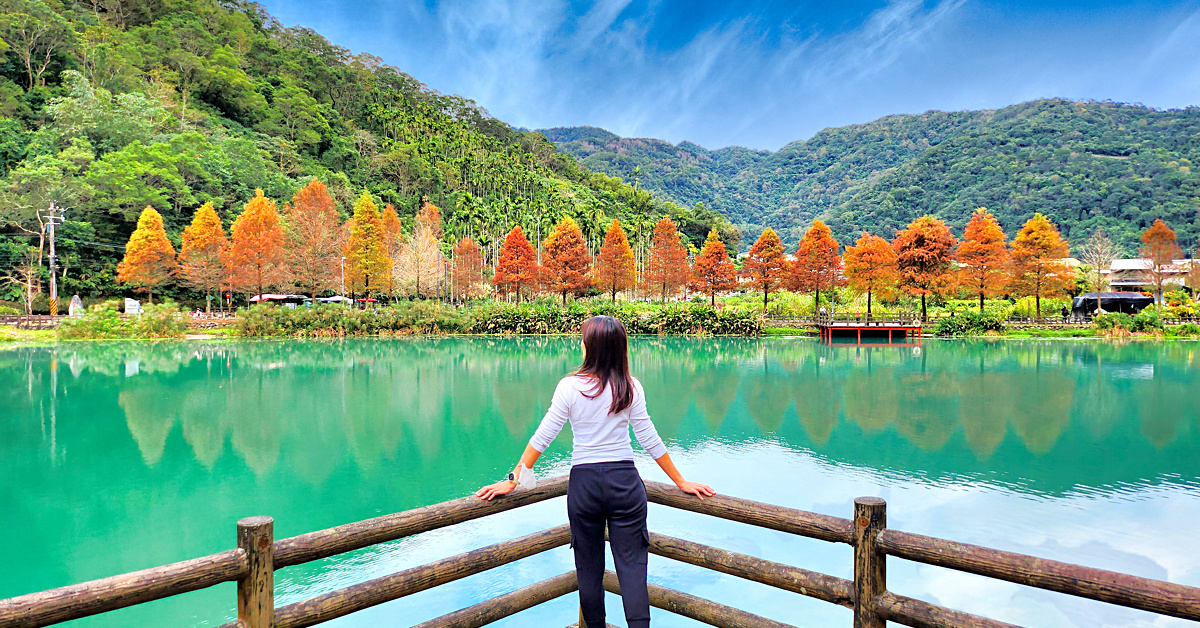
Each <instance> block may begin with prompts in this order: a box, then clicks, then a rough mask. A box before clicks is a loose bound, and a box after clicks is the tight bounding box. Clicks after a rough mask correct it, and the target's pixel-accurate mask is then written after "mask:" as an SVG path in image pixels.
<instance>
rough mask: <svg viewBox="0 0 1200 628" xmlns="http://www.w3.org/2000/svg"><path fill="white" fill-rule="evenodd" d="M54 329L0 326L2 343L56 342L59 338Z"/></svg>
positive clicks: (0, 340) (0, 342)
mask: <svg viewBox="0 0 1200 628" xmlns="http://www.w3.org/2000/svg"><path fill="white" fill-rule="evenodd" d="M57 338H58V337H57V336H56V335H55V331H54V330H53V329H17V328H16V327H10V326H7V325H6V326H4V327H0V344H6V343H10V342H54V341H55V340H57Z"/></svg>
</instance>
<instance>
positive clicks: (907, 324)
mask: <svg viewBox="0 0 1200 628" xmlns="http://www.w3.org/2000/svg"><path fill="white" fill-rule="evenodd" d="M813 324H814V325H815V326H816V328H817V331H818V332H820V334H821V340H824V341H827V342H829V341H832V340H833V338H834V337H837V336H840V337H853V338H856V339H857V340H858V341H859V342H862V339H863V334H864V333H865V334H866V335H867V337H868V338H870V337H879V336H887V340H888V344H891V343H892V341H893V339H894V338H895V336H896V334H900V337H901V340H902V341H903V340H907V339H908V336H909V334H912V335H914V336H916V337H917V338H920V337H921V317H920V316H918V315H917V314H915V313H912V314H909V313H901V314H890V315H887V316H870V315H866V314H825V315H820V316H817V317H816V318H814V319H813Z"/></svg>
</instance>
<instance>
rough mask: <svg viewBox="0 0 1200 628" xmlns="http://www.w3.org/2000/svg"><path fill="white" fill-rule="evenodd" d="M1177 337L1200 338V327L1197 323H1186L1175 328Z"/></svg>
mask: <svg viewBox="0 0 1200 628" xmlns="http://www.w3.org/2000/svg"><path fill="white" fill-rule="evenodd" d="M1175 335H1176V336H1177V337H1178V336H1182V337H1185V338H1189V337H1190V338H1195V337H1200V325H1197V324H1195V323H1184V324H1182V325H1180V326H1178V327H1176V328H1175Z"/></svg>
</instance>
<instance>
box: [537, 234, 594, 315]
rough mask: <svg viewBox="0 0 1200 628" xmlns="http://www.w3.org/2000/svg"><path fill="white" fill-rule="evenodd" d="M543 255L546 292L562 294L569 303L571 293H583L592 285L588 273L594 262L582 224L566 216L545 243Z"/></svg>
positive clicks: (564, 302)
mask: <svg viewBox="0 0 1200 628" xmlns="http://www.w3.org/2000/svg"><path fill="white" fill-rule="evenodd" d="M544 245H545V251H544V252H543V254H542V279H543V283H544V284H545V286H546V290H548V291H550V292H556V293H559V294H561V295H562V302H563V305H564V306H565V305H566V304H567V295H568V294H576V295H578V294H582V293H583V292H584V291H585V290H587V287H588V285H589V283H590V281H589V279H588V271H589V270H590V268H591V259H590V258H589V257H588V252H587V246H586V245H584V242H583V233H582V232H580V230H579V225H577V224H575V221H574V220H571V217H570V216H564V217H563V219H562V220H561V221H559V223H558V224H557V225H555V226H554V231H551V232H550V236H549V237H547V238H546V241H545V243H544Z"/></svg>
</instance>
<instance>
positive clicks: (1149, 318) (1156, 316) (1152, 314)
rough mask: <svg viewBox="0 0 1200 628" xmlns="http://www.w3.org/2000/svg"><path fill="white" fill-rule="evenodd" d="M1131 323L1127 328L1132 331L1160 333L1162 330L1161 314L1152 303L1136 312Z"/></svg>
mask: <svg viewBox="0 0 1200 628" xmlns="http://www.w3.org/2000/svg"><path fill="white" fill-rule="evenodd" d="M1132 323H1133V325H1132V327H1130V328H1129V331H1132V332H1134V333H1143V334H1147V333H1162V331H1163V322H1162V314H1161V313H1160V312H1159V309H1158V308H1157V307H1155V306H1153V305H1152V306H1150V307H1147V308H1146V309H1144V310H1142V311H1141V312H1138V313H1137V315H1135V316H1134V317H1133V319H1132Z"/></svg>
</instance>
